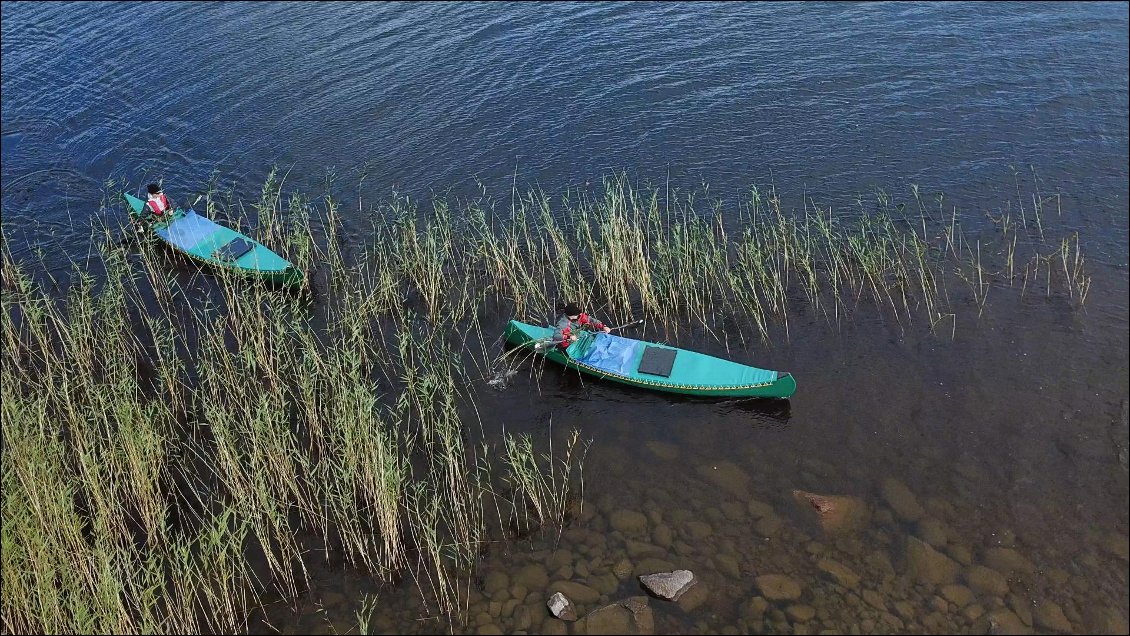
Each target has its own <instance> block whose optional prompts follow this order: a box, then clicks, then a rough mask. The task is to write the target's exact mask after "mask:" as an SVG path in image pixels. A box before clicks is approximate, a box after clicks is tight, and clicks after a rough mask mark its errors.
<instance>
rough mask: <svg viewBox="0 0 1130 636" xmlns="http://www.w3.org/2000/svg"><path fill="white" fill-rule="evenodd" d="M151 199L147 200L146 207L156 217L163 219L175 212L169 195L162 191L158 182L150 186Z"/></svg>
mask: <svg viewBox="0 0 1130 636" xmlns="http://www.w3.org/2000/svg"><path fill="white" fill-rule="evenodd" d="M147 189H148V190H149V200H148V201H146V202H145V207H146V209H147V210H149V213H150V214H152V215H153V217H154V218H155V219H163V218H165V217H167V216H169V215H171V214H172V213H173V206H172V204H171V203H169V197H167V196H165V193H164V192H162V191H161V186H159V185H157V184H156V183H150V184H149V187H148V188H147Z"/></svg>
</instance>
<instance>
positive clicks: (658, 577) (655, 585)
mask: <svg viewBox="0 0 1130 636" xmlns="http://www.w3.org/2000/svg"><path fill="white" fill-rule="evenodd" d="M697 582H698V580H697V579H695V576H694V573H693V572H691V571H690V570H675V571H674V572H660V573H658V574H646V575H644V576H641V577H640V583H641V584H642V585H643V586H644V588H646V589H647V591H649V592H651V593H652V594H654V595H656V596H658V597H659V598H661V599H664V600H668V601H677V600H679V597H680V596H682V595H683V594H685V593H686V591H687V590H689V589H691V586H693V585H694V584H695V583H697Z"/></svg>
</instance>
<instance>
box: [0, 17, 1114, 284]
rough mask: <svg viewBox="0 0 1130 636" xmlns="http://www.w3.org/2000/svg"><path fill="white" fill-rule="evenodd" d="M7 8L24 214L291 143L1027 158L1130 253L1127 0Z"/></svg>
mask: <svg viewBox="0 0 1130 636" xmlns="http://www.w3.org/2000/svg"><path fill="white" fill-rule="evenodd" d="M3 11H4V13H3V17H4V19H3V25H4V26H3V47H2V53H3V95H4V97H3V101H2V107H3V130H4V136H5V138H6V139H7V138H10V137H12V136H15V135H18V136H19V138H20V141H19V143H18V144H16V145H14V146H12V144H11V143H5V147H4V161H3V179H4V181H5V183H9V182H16V181H17V180H19V181H18V182H16V183H14V185H12V187H11V190H12V191H11V192H9V191H8V187H5V205H4V211H5V216H7V217H9V218H12V217H14V218H18V219H24V218H28V217H34V218H37V219H41V220H51V219H56V218H58V217H59V216H60V214H61V210H62V209H63V208H65V207H66V205H62V204H63V203H65V202H72V201H73V203H74V206H73V207H75V208H78V209H81V210H91V211H93V210H95V209H96V207H95V205H94V199H95V197H94V193H95V192H96V191H97V188H98V186H99V185H100V184H101V183H102V182H103V181H105V180H106V179H108V178H110V177H123V176H124V177H127V178H129V179H130V180H131V183H140V181H142V180H145V179H148V178H153V177H161V178H163V179H165V180H166V182H167V183H168V184H169V188H170V189H171V190H172V191H173V192H176V191H178V190H185V191H191V192H197V191H199V190H200V189H201V188H202V187H203V185H204V184H205V183H206V182H207V181H208V178H209V176H210V175H212V174H213V173H215V174H217V175H218V177H219V180H220V182H221V183H225V184H231V185H233V186H235V187H236V190H237V193H240V194H254V192H255V191H256V190H257V188H258V187H259V186H260V185H261V183H262V180H263V178H264V177H265V175H266V173H267V171H268V170H269V169H270V168H271V167H272V166H273V165H278V166H280V167H281V168H282V169H283V171H288V172H289V177H288V179H289V180H290V181H291V182H292V183H293V184H294V185H295V186H308V185H311V184H319V183H321V182H322V181H323V180H324V176H325V174H326V173H327V172H328V171H333V172H334V173H335V174H337V175H338V176H339V180H338V184H339V185H340V188H341V190H342V193H343V194H351V195H352V198H353V199H357V198H361V199H363V200H370V201H373V200H376V199H379V198H381V197H383V196H387V194H388V193H389V192H390V191H391V190H392V189H393V188H398V189H399V190H400V191H402V192H406V193H410V194H416V195H418V196H421V197H426V196H428V195H429V194H430V193H431V192H436V191H439V192H448V191H454V192H457V193H470V192H473V191H474V190H475V179H479V180H481V181H483V182H484V183H485V184H487V185H488V186H489V188H490V191H492V192H496V193H498V194H499V195H501V196H502V197H503V198H505V196H506V194H507V193H508V192H509V187H510V184H511V182H512V181H514V180H517V182H519V183H520V184H522V185H523V186H528V185H532V184H538V185H541V186H542V187H543V188H545V189H547V190H548V191H550V192H551V193H556V192H560V191H561V190H563V189H564V188H566V187H570V186H581V187H583V186H585V185H589V186H590V187H591V186H593V185H598V184H599V181H600V178H601V177H602V176H603V175H606V174H610V173H613V172H616V171H621V170H623V171H628V172H629V173H630V174H632V175H633V176H634V177H636V178H637V179H639V180H641V181H642V182H649V183H664V184H665V183H666V182H667V180H668V178H670V181H671V183H673V184H674V185H676V186H679V187H682V188H689V187H693V186H698V185H701V184H702V183H707V184H709V185H710V186H711V192H712V194H714V195H716V196H721V197H723V198H724V199H726V198H736V197H737V196H739V195H740V194H741V193H742V192H743V191H744V190H745V188H747V187H748V186H749V185H750V184H754V183H757V184H765V183H768V182H773V183H775V184H776V185H777V186H778V188H779V189H780V190H781V191H782V192H784V193H785V194H786V195H791V196H792V197H793V198H794V199H795V201H796V202H797V203H798V204H799V201H800V198H801V196H802V195H803V193H805V192H807V193H808V194H809V195H812V196H814V197H816V198H817V200H819V201H824V202H827V203H829V204H832V203H836V202H840V201H842V200H848V198H849V197H851V196H853V195H855V194H857V193H860V192H864V193H865V192H867V191H869V190H870V189H873V188H883V189H885V190H887V191H889V192H895V193H902V192H906V191H907V188H908V186H909V184H912V183H914V184H919V185H921V186H922V187H924V188H926V189H928V190H929V191H930V192H937V191H944V192H947V193H948V194H949V195H950V196H952V197H955V199H954V201H955V202H956V203H963V204H966V205H969V206H976V205H992V204H997V203H999V201H996V200H994V199H1003V198H1004V197H1006V196H1007V193H1008V192H1009V189H1010V188H1011V187H1012V185H1013V184H1012V182H1013V176H1012V175H1013V169H1016V170H1018V171H1020V172H1021V174H1022V175H1028V174H1029V166H1032V167H1034V168H1035V169H1036V170H1037V172H1038V174H1039V175H1040V176H1041V178H1043V179H1044V180H1046V182H1047V184H1046V186H1047V187H1048V188H1049V189H1054V188H1059V189H1060V190H1062V191H1063V192H1064V193H1065V194H1067V195H1069V196H1072V197H1075V198H1076V200H1077V201H1078V206H1075V207H1076V209H1074V210H1073V211H1074V213H1075V214H1077V215H1078V217H1079V218H1078V219H1076V220H1077V221H1078V222H1079V224H1080V227H1081V228H1082V229H1084V230H1093V231H1094V235H1095V238H1096V239H1097V243H1098V244H1097V245H1095V244H1092V245H1091V246H1090V247H1091V248H1092V250H1093V252H1095V253H1099V254H1103V255H1105V256H1107V257H1108V258H1109V259H1110V260H1112V261H1115V262H1125V261H1126V256H1125V254H1126V247H1125V246H1126V231H1125V228H1126V222H1125V216H1124V215H1123V216H1121V217H1120V216H1118V213H1119V212H1124V211H1125V207H1126V200H1127V170H1126V157H1127V124H1126V120H1127V117H1126V115H1127V55H1126V52H1127V46H1128V45H1127V9H1126V5H1125V4H1118V3H1114V4H1065V5H1059V4H1029V3H1020V4H1015V3H1007V4H981V3H952V4H940V5H902V4H830V5H790V4H784V5H781V4H763V3H753V4H740V3H721V4H693V5H675V4H630V3H628V4H580V5H574V4H569V3H553V4H545V5H538V4H512V5H507V4H489V5H488V4H438V3H437V4H432V3H424V4H373V3H363V4H325V3H294V4H273V3H222V4H191V3H187V4H174V5H161V4H136V3H125V4H114V3H75V4H66V3H61V4H56V3H5V4H4V9H3ZM36 171H41V172H38V173H37V174H36V175H34V176H31V177H27V175H28V174H29V173H33V172H36ZM22 177H26V178H23V179H22V180H20V179H21V178H22ZM993 194H996V196H990V195H993ZM1096 208H1098V209H1096ZM1112 220H1114V221H1120V222H1118V223H1116V226H1117V227H1116V228H1115V232H1114V234H1113V235H1112V234H1111V233H1110V232H1109V231H1107V230H1109V227H1106V226H1108V225H1109V223H1110V221H1112ZM1112 244H1113V245H1112Z"/></svg>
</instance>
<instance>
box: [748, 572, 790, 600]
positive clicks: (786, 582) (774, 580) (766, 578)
mask: <svg viewBox="0 0 1130 636" xmlns="http://www.w3.org/2000/svg"><path fill="white" fill-rule="evenodd" d="M755 582H756V583H757V589H759V590H761V595H762V596H764V597H765V598H767V599H769V600H770V601H795V600H797V599H798V598H800V595H801V587H800V583H797V582H796V579H794V578H793V577H791V576H787V575H784V574H762V575H761V576H759V577H757V579H756V580H755Z"/></svg>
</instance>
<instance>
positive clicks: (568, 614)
mask: <svg viewBox="0 0 1130 636" xmlns="http://www.w3.org/2000/svg"><path fill="white" fill-rule="evenodd" d="M546 605H548V606H549V611H550V613H552V614H553V615H554V616H556V617H557V618H560V619H561V620H563V621H575V620H577V608H575V607H573V602H572V601H570V600H569V597H567V596H565V595H564V594H562V593H561V592H557V593H556V594H554V595H553V596H551V597H549V601H547V602H546Z"/></svg>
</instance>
